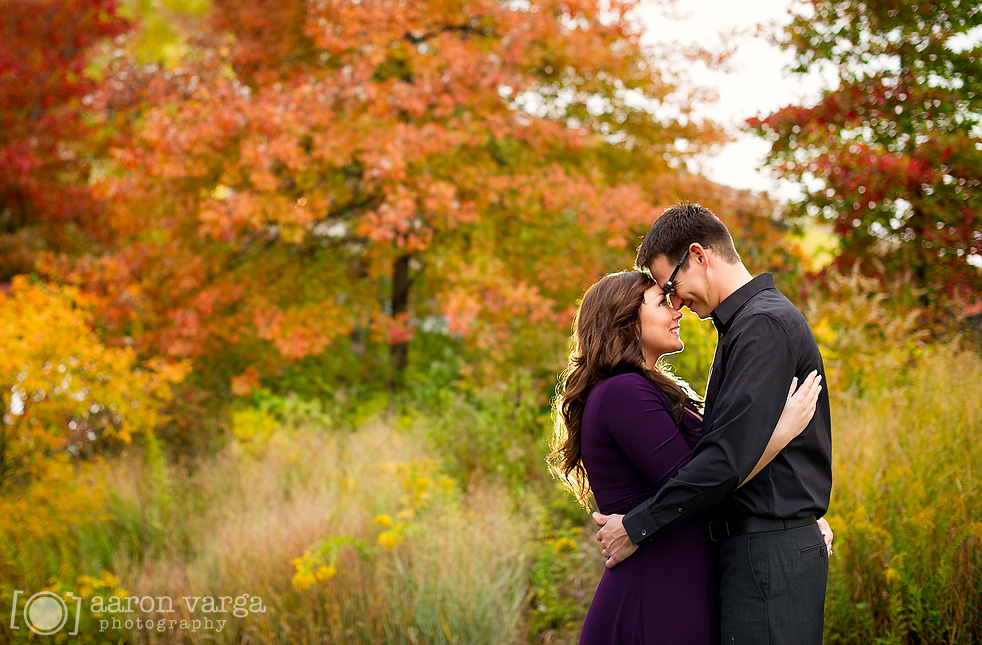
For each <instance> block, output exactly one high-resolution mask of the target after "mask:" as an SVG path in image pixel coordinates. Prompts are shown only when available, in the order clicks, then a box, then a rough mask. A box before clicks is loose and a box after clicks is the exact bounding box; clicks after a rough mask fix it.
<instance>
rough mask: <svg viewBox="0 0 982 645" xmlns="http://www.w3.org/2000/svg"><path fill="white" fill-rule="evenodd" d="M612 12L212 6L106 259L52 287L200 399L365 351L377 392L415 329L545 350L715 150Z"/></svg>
mask: <svg viewBox="0 0 982 645" xmlns="http://www.w3.org/2000/svg"><path fill="white" fill-rule="evenodd" d="M633 4H634V3H633V2H621V1H618V2H594V1H579V2H566V1H560V0H546V1H541V2H528V3H515V2H498V1H494V0H485V1H483V2H461V1H459V0H457V1H450V0H448V1H444V2H429V3H406V2H397V1H395V0H370V1H366V2H361V3H351V2H340V1H338V2H334V1H325V2H313V3H310V2H300V1H298V0H294V1H290V2H248V3H246V2H237V1H233V0H221V1H219V2H216V11H215V14H214V25H215V31H214V32H213V33H212V34H211V35H203V36H201V37H200V38H199V39H198V40H197V41H196V44H195V47H194V50H193V52H192V53H191V55H189V56H188V57H187V59H186V60H185V61H183V62H182V63H181V66H180V68H181V69H179V70H175V71H168V72H166V73H167V74H169V75H170V78H171V79H172V80H173V79H178V80H179V82H180V83H181V84H182V88H181V89H180V91H179V92H178V94H176V95H175V96H174V97H171V98H170V100H168V97H167V96H162V97H160V99H159V100H158V101H157V103H155V104H153V105H150V106H149V107H145V108H143V109H142V110H141V112H140V118H139V126H140V127H139V130H138V132H137V133H136V138H135V140H134V142H133V144H132V145H130V146H127V147H122V148H120V149H117V150H115V152H114V157H115V166H114V169H113V170H112V172H108V173H107V174H106V177H105V179H104V180H103V181H101V182H99V184H98V185H97V189H98V191H99V194H100V195H101V196H102V197H104V198H105V199H106V201H107V203H109V204H111V207H110V211H109V212H108V213H107V216H106V221H108V222H109V223H110V224H111V226H112V227H113V230H114V232H115V234H116V235H117V236H118V237H119V239H120V240H122V241H124V243H121V244H120V246H119V248H118V250H117V251H116V252H114V253H112V254H106V255H102V256H92V257H90V258H86V259H85V260H84V261H82V262H75V261H72V262H65V261H58V262H52V264H51V266H50V267H49V270H51V271H52V273H53V274H54V275H58V276H60V277H62V278H63V279H66V280H72V281H76V282H78V283H79V284H82V285H84V286H85V288H86V290H87V291H88V292H89V293H91V294H92V295H93V297H96V298H98V299H99V301H100V302H101V303H102V306H103V307H104V311H105V314H104V316H103V317H102V321H103V323H104V325H105V331H106V333H107V334H109V335H110V336H112V337H116V338H126V339H130V340H131V341H132V342H133V343H134V346H135V347H136V348H137V349H138V350H139V351H140V352H141V353H143V354H145V355H156V354H163V355H169V356H174V357H187V358H191V359H194V360H195V361H196V362H197V363H196V364H197V366H198V368H197V369H196V370H195V374H196V377H197V378H202V379H212V380H210V381H209V382H208V387H213V388H214V387H219V384H220V383H222V382H224V383H225V386H224V387H226V388H227V387H228V386H229V384H231V386H232V388H233V390H236V391H239V392H247V391H249V388H250V387H252V386H254V385H256V384H258V383H259V382H260V379H262V378H267V379H269V380H272V377H274V376H276V375H280V374H282V370H283V369H284V368H285V367H286V366H289V365H290V364H292V363H295V362H296V361H300V360H303V359H305V358H309V357H318V356H326V355H327V356H331V357H333V359H332V360H334V361H335V364H336V365H339V366H341V368H343V369H337V370H336V371H335V377H336V378H339V379H344V378H350V379H359V378H364V377H365V376H364V374H365V370H366V367H365V366H366V365H368V367H369V369H372V365H373V360H374V358H373V355H372V348H373V347H387V348H389V352H390V358H389V361H388V363H387V365H385V366H383V367H382V373H385V374H387V375H388V377H389V379H390V380H391V381H393V382H397V381H398V378H399V375H400V374H402V372H403V369H404V367H405V365H406V364H407V361H408V358H409V354H408V347H409V342H410V340H411V339H412V338H413V337H414V336H415V335H417V334H420V333H422V334H433V335H437V336H440V337H442V338H447V339H454V340H455V342H459V343H460V344H461V346H462V347H465V348H469V349H468V351H470V352H472V353H471V354H469V355H468V356H469V358H468V359H467V361H469V362H472V364H473V365H475V366H481V365H483V366H494V365H499V366H500V365H516V364H527V363H530V362H533V363H534V362H535V361H538V360H541V358H540V357H541V356H543V355H545V356H559V355H561V352H562V346H561V343H562V342H563V341H562V334H556V333H555V330H556V329H557V328H559V329H561V328H563V327H565V326H567V325H568V324H569V320H570V315H571V308H572V306H573V304H574V302H575V299H576V298H577V297H578V296H579V295H580V294H581V293H582V289H583V288H585V287H586V286H587V285H589V284H591V283H592V282H593V281H594V280H596V279H597V277H598V276H599V275H601V274H602V273H603V272H604V271H606V270H610V269H613V268H620V267H624V266H626V265H627V264H628V263H629V262H630V258H631V257H633V248H634V246H636V244H637V240H638V236H639V235H641V234H643V232H644V231H645V230H646V228H647V227H648V225H650V222H651V221H652V219H653V218H654V216H655V215H656V214H657V212H658V211H657V210H656V209H655V208H654V207H653V203H658V202H659V201H661V200H664V203H668V202H669V201H670V199H669V198H670V193H671V190H670V187H671V185H672V183H673V180H672V179H671V178H673V177H674V178H675V180H674V181H675V182H676V183H677V180H679V179H680V178H682V177H685V176H687V175H686V173H685V162H686V159H687V158H688V156H689V155H691V154H694V153H695V152H698V151H700V150H702V149H704V148H705V147H706V146H707V145H708V144H709V143H711V142H713V141H715V140H717V136H718V135H717V134H716V132H715V130H714V129H713V128H712V127H709V126H706V125H704V124H700V123H698V122H695V121H693V120H692V119H690V118H689V117H688V116H687V113H686V110H687V106H685V105H682V106H674V107H673V100H674V99H673V96H674V95H673V85H672V84H671V83H670V82H669V80H668V77H667V76H666V74H665V72H664V71H663V70H661V69H660V68H659V64H658V62H657V61H655V60H654V59H652V58H651V57H650V56H649V55H648V54H647V52H646V51H645V50H644V48H643V47H642V46H641V44H640V35H641V31H640V27H639V26H638V25H637V24H636V23H635V22H634V21H633V20H632V18H631V13H630V11H631V9H632V7H633ZM228 34H231V36H232V41H231V44H230V41H229V39H228V36H227V35H228ZM161 73H163V72H161ZM134 78H135V76H134V75H128V76H127V77H126V78H123V77H122V76H118V77H116V78H115V80H113V81H112V82H111V83H110V84H109V86H108V88H109V90H110V91H112V92H125V91H127V88H128V87H129V85H128V83H132V82H134V81H133V80H132V79H134ZM140 83H141V85H144V84H145V83H143V81H140ZM656 107H657V108H658V109H657V110H656V109H655V108H656ZM653 178H658V182H655V181H653ZM654 186H659V187H660V188H658V194H652V191H653V190H654V188H653V187H654ZM671 196H672V197H674V194H671ZM374 369H376V370H377V369H378V368H374ZM376 373H378V372H376ZM369 375H370V374H369ZM230 377H234V378H231V379H230ZM223 379H224V381H223Z"/></svg>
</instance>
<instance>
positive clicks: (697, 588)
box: [580, 374, 716, 645]
mask: <svg viewBox="0 0 982 645" xmlns="http://www.w3.org/2000/svg"><path fill="white" fill-rule="evenodd" d="M668 407H669V403H668V400H667V399H666V398H665V395H664V394H662V392H661V390H659V389H658V387H657V386H656V385H655V384H654V383H652V382H651V381H649V380H648V379H646V378H644V377H643V376H641V375H639V374H619V375H617V376H614V377H611V378H609V379H606V380H604V381H601V382H600V383H599V384H598V385H597V386H596V387H594V389H593V391H592V392H590V396H589V398H588V399H587V403H586V407H585V409H584V411H583V423H582V426H581V429H582V435H581V450H582V454H583V465H584V467H585V468H586V471H587V474H588V476H589V478H590V486H591V488H592V489H593V494H594V496H595V497H596V499H597V505H598V507H599V510H600V512H601V513H604V514H611V513H627V512H628V511H630V510H631V509H633V508H634V507H635V506H637V505H638V504H640V503H641V502H643V501H645V500H646V499H648V498H649V497H651V496H652V495H654V494H655V492H656V491H657V490H658V488H659V487H660V486H661V485H662V484H663V483H665V481H666V480H668V479H669V478H670V477H671V476H672V475H674V474H675V473H676V472H677V471H678V469H679V468H681V467H682V465H683V464H685V463H686V462H687V461H688V459H689V456H690V455H691V453H692V449H693V447H695V445H696V443H698V441H699V439H700V435H698V434H696V435H690V434H685V433H681V432H679V430H678V428H676V426H675V423H674V422H673V421H672V418H671V416H669V413H668ZM701 424H702V422H701V419H700V418H699V417H698V415H696V414H695V413H694V412H691V411H689V412H687V414H686V427H687V428H688V429H693V430H696V429H699V428H700V427H701ZM715 595H716V579H715V564H714V550H713V547H712V543H711V542H710V541H709V533H708V530H707V528H706V523H705V520H704V519H703V518H701V517H697V518H695V519H693V520H689V521H686V522H683V523H681V524H678V525H677V526H675V527H673V528H671V529H668V530H666V531H665V532H664V533H663V534H661V535H658V536H657V537H655V538H654V539H652V540H650V541H649V542H646V543H645V544H643V545H641V546H640V547H638V550H637V551H635V552H634V554H633V555H632V556H631V557H629V558H628V559H626V560H625V561H624V562H621V563H620V564H618V565H617V566H615V567H614V568H613V569H605V570H604V574H603V578H601V580H600V584H599V585H598V586H597V593H596V595H595V596H594V598H593V604H591V605H590V611H589V612H587V616H586V621H585V622H584V624H583V632H582V634H581V635H580V643H581V644H584V645H587V644H588V645H600V644H607V643H644V644H655V643H657V644H658V645H673V644H679V645H681V644H685V645H709V644H710V643H712V642H713V602H714V598H715Z"/></svg>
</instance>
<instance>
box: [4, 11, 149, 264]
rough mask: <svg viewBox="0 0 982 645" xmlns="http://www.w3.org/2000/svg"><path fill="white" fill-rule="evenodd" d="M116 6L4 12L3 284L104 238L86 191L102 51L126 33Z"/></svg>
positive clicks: (91, 197)
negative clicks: (43, 255) (55, 255)
mask: <svg viewBox="0 0 982 645" xmlns="http://www.w3.org/2000/svg"><path fill="white" fill-rule="evenodd" d="M117 4H118V3H117V2H116V1H115V0H57V1H56V0H4V1H3V2H2V3H0V281H5V280H9V279H10V277H11V276H12V275H14V274H16V273H24V272H30V271H32V270H33V269H34V262H35V258H36V254H37V253H38V252H40V251H45V250H49V251H59V252H60V251H67V250H71V251H78V250H79V249H80V248H83V244H84V242H86V241H88V242H91V241H92V240H96V239H99V232H98V231H97V230H93V227H94V226H96V224H97V222H98V219H97V218H95V217H92V215H93V214H94V213H95V211H97V210H98V208H99V205H98V202H97V200H95V199H94V198H93V196H92V194H91V192H90V189H89V185H88V181H89V176H90V168H91V163H90V162H91V160H92V157H93V154H92V147H93V146H94V145H95V144H94V142H95V141H96V140H97V136H96V135H97V128H98V119H97V118H95V115H94V114H93V113H92V112H91V111H88V110H87V109H86V106H85V102H86V100H87V99H86V97H88V96H89V95H90V94H91V93H92V92H93V91H94V90H95V89H96V87H97V81H96V80H95V78H94V75H93V72H92V70H91V69H90V68H89V66H90V63H91V60H92V58H93V55H94V54H95V53H96V51H95V50H96V47H97V45H98V44H99V43H100V42H104V41H106V40H107V39H109V38H112V37H113V36H117V35H119V34H121V33H124V32H125V31H127V30H128V29H129V28H130V24H129V23H128V22H127V21H126V20H125V19H123V18H122V17H121V16H120V15H119V11H118V6H117Z"/></svg>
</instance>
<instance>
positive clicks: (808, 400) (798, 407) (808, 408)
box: [774, 370, 822, 445]
mask: <svg viewBox="0 0 982 645" xmlns="http://www.w3.org/2000/svg"><path fill="white" fill-rule="evenodd" d="M797 383H798V377H795V378H793V379H791V389H790V390H788V400H787V402H786V403H785V404H784V412H782V413H781V418H780V419H778V421H777V427H776V428H774V434H775V436H777V437H779V438H780V440H781V441H782V443H784V445H787V444H788V443H790V442H791V440H792V439H794V438H795V437H797V436H798V435H800V434H801V432H802V431H803V430H804V429H805V428H806V427H807V426H808V422H809V421H811V420H812V417H813V416H815V406H816V405H818V394H819V392H821V391H822V385H821V383H822V377H821V375H820V374H819V373H818V370H812V373H811V374H809V375H808V376H807V377H805V382H804V383H802V384H801V387H799V388H798V389H797V391H796V390H795V386H796V385H797Z"/></svg>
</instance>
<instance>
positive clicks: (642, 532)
mask: <svg viewBox="0 0 982 645" xmlns="http://www.w3.org/2000/svg"><path fill="white" fill-rule="evenodd" d="M623 524H624V530H625V531H627V537H629V538H630V539H631V543H632V544H635V545H639V544H641V543H642V542H646V541H647V540H649V539H651V538H652V537H653V536H654V535H655V532H656V531H657V529H656V528H655V526H656V525H655V518H654V517H652V515H651V513H649V512H648V505H647V504H642V505H641V506H638V507H636V508H634V509H632V510H631V512H629V513H628V514H627V515H625V516H624V519H623Z"/></svg>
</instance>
